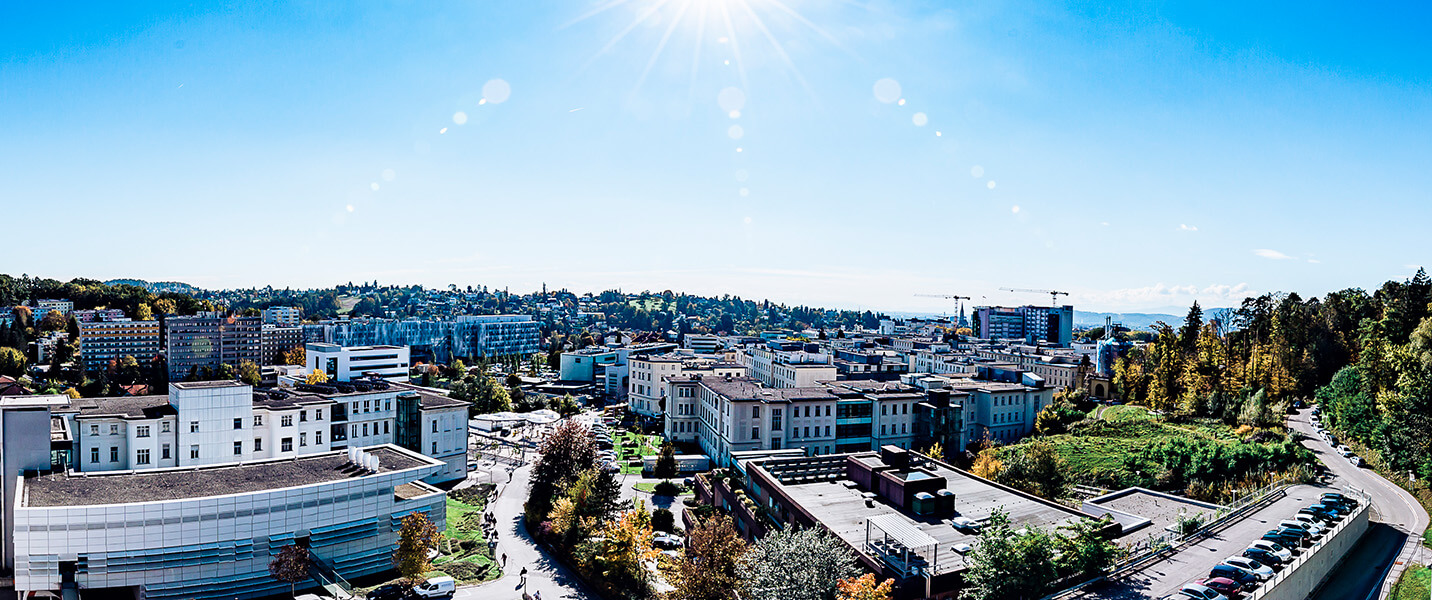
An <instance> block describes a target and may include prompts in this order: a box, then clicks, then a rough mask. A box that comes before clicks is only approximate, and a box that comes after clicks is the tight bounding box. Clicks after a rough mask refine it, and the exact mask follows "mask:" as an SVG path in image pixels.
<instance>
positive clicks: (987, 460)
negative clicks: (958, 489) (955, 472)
mask: <svg viewBox="0 0 1432 600" xmlns="http://www.w3.org/2000/svg"><path fill="white" fill-rule="evenodd" d="M1003 470H1004V462H1003V461H1001V460H1000V459H999V451H998V450H996V449H994V448H987V449H985V450H983V451H981V452H980V453H979V455H978V456H976V457H975V464H974V466H972V467H970V472H971V473H974V474H975V477H983V478H985V479H988V480H991V481H993V480H994V479H995V478H996V477H999V473H1000V471H1003Z"/></svg>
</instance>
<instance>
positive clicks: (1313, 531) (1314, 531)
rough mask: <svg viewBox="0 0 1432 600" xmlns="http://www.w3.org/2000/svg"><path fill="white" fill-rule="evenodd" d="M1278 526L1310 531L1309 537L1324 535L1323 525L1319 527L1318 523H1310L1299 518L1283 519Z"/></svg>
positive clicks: (1316, 537) (1317, 537)
mask: <svg viewBox="0 0 1432 600" xmlns="http://www.w3.org/2000/svg"><path fill="white" fill-rule="evenodd" d="M1278 527H1282V528H1284V529H1301V530H1303V531H1306V532H1308V537H1311V538H1312V539H1315V540H1316V539H1319V538H1322V537H1323V528H1322V527H1318V526H1317V525H1309V524H1307V523H1304V522H1302V521H1299V520H1297V519H1283V520H1282V521H1278Z"/></svg>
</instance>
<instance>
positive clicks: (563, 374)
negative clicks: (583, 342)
mask: <svg viewBox="0 0 1432 600" xmlns="http://www.w3.org/2000/svg"><path fill="white" fill-rule="evenodd" d="M615 364H617V351H616V350H615V349H613V348H607V347H605V346H597V347H594V348H582V349H581V350H572V351H570V352H563V353H562V355H561V362H560V363H559V365H558V369H557V373H558V375H557V377H558V378H559V379H561V380H562V381H596V380H597V373H598V372H599V371H601V370H602V369H601V368H600V367H605V366H607V365H615Z"/></svg>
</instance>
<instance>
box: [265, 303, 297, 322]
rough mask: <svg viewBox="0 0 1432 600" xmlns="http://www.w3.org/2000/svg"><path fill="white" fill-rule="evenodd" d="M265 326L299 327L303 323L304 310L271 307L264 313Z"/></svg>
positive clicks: (295, 307)
mask: <svg viewBox="0 0 1432 600" xmlns="http://www.w3.org/2000/svg"><path fill="white" fill-rule="evenodd" d="M263 318H264V320H263V322H264V324H265V325H275V326H278V327H298V324H299V323H301V322H302V321H303V309H301V308H299V307H297V306H270V307H268V308H265V309H264V311H263Z"/></svg>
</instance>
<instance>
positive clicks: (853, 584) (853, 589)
mask: <svg viewBox="0 0 1432 600" xmlns="http://www.w3.org/2000/svg"><path fill="white" fill-rule="evenodd" d="M894 587H895V580H894V579H886V580H884V581H881V580H879V579H876V578H875V575H874V574H873V573H866V574H864V575H861V576H859V577H848V578H845V579H842V580H840V581H838V582H836V584H835V591H836V596H835V597H836V600H890V593H891V592H892V591H893V590H894Z"/></svg>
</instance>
